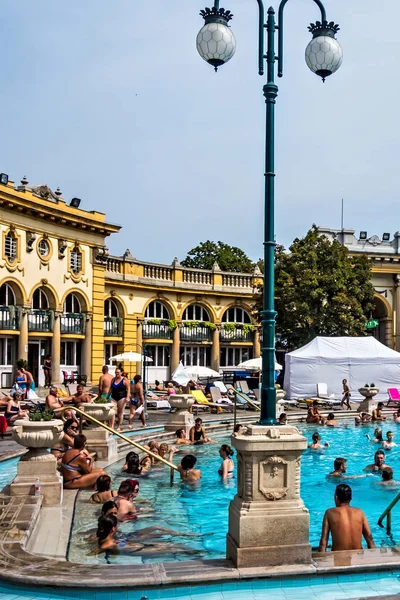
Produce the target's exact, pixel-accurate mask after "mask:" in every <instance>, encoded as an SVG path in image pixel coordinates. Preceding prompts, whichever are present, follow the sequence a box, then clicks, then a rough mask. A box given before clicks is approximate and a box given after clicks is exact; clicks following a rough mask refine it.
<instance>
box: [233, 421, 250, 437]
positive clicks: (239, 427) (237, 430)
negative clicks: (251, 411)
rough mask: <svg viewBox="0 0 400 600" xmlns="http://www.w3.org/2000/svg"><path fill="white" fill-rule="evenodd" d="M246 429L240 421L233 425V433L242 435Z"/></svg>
mask: <svg viewBox="0 0 400 600" xmlns="http://www.w3.org/2000/svg"><path fill="white" fill-rule="evenodd" d="M246 431H247V427H245V426H244V425H242V424H241V423H236V425H235V427H234V428H233V433H234V434H237V435H243V434H244V433H246Z"/></svg>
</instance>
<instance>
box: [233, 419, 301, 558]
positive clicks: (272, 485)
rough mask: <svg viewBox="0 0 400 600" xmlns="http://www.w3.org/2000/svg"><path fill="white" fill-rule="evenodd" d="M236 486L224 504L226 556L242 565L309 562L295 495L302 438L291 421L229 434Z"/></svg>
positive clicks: (298, 478)
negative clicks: (233, 450)
mask: <svg viewBox="0 0 400 600" xmlns="http://www.w3.org/2000/svg"><path fill="white" fill-rule="evenodd" d="M232 445H233V446H234V447H235V448H236V450H237V460H238V491H237V494H236V496H235V497H234V499H233V500H232V502H231V503H230V506H229V533H228V535H227V550H226V551H227V558H228V559H231V560H232V561H233V562H234V564H235V565H236V566H237V567H239V568H241V567H266V566H276V565H285V564H291V565H293V564H311V545H310V542H309V530H310V517H309V513H308V510H307V509H306V507H305V506H304V503H303V501H302V499H301V498H300V460H301V454H302V452H303V451H304V450H305V449H306V448H307V440H306V438H305V437H303V436H302V435H301V434H300V433H299V431H298V430H297V429H296V428H295V427H292V426H289V425H287V426H276V427H275V426H262V425H253V426H250V427H248V429H247V432H246V433H245V434H241V435H233V436H232Z"/></svg>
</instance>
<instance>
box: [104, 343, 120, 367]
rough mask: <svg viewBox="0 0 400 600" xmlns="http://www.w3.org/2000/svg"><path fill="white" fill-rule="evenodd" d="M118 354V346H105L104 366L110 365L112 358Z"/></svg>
mask: <svg viewBox="0 0 400 600" xmlns="http://www.w3.org/2000/svg"><path fill="white" fill-rule="evenodd" d="M117 354H118V344H104V364H105V365H108V364H109V363H110V359H111V357H112V356H116V355H117Z"/></svg>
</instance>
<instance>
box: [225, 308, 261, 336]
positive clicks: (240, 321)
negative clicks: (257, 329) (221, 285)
mask: <svg viewBox="0 0 400 600" xmlns="http://www.w3.org/2000/svg"><path fill="white" fill-rule="evenodd" d="M219 337H220V340H221V341H222V342H252V341H253V338H254V326H253V325H252V323H251V316H250V315H249V313H248V312H247V311H246V310H244V309H243V308H240V307H238V306H232V307H231V308H228V310H226V311H225V312H224V314H223V315H222V327H221V331H220V334H219Z"/></svg>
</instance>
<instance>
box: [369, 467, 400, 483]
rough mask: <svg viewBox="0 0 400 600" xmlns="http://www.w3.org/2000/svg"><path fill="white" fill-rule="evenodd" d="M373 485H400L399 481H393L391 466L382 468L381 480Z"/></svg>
mask: <svg viewBox="0 0 400 600" xmlns="http://www.w3.org/2000/svg"><path fill="white" fill-rule="evenodd" d="M375 485H380V486H384V487H392V486H398V485H400V481H395V480H394V479H393V469H392V467H385V468H384V469H382V481H377V482H376V484H375Z"/></svg>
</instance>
